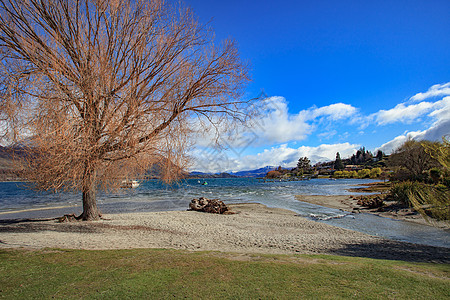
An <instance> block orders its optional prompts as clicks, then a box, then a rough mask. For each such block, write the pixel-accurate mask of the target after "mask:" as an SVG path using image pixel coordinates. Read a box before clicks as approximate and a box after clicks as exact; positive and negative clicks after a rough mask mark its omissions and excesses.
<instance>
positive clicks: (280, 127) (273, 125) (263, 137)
mask: <svg viewBox="0 0 450 300" xmlns="http://www.w3.org/2000/svg"><path fill="white" fill-rule="evenodd" d="M266 103H267V105H266V107H265V109H264V110H263V111H261V114H260V115H259V117H257V118H256V119H255V120H254V121H253V122H254V126H253V128H254V133H255V134H256V135H257V136H258V137H259V141H260V142H261V143H286V142H290V141H301V140H304V139H305V138H306V137H307V136H309V135H311V134H312V133H313V132H314V131H315V130H316V128H317V125H318V124H319V123H323V122H326V121H338V120H343V119H346V118H349V117H352V116H354V115H355V114H356V113H357V111H358V110H357V109H356V108H355V107H353V106H351V105H349V104H344V103H336V104H331V105H328V106H323V107H312V108H309V109H305V110H302V111H300V112H298V113H297V114H290V113H289V109H288V102H287V101H286V99H285V98H283V97H271V98H268V99H266ZM329 132H332V130H329Z"/></svg>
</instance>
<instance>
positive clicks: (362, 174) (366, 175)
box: [358, 169, 370, 178]
mask: <svg viewBox="0 0 450 300" xmlns="http://www.w3.org/2000/svg"><path fill="white" fill-rule="evenodd" d="M358 177H359V178H369V177H370V170H369V169H362V170H359V171H358Z"/></svg>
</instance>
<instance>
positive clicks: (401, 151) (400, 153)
mask: <svg viewBox="0 0 450 300" xmlns="http://www.w3.org/2000/svg"><path fill="white" fill-rule="evenodd" d="M436 145H437V146H438V145H439V143H437V142H430V141H423V142H417V141H415V140H408V141H406V142H405V143H403V144H402V145H401V146H400V147H399V148H398V149H396V150H395V151H394V152H393V153H392V154H391V156H390V157H389V165H390V166H392V167H400V168H402V169H403V170H405V171H406V172H407V175H408V176H409V177H411V179H419V178H420V177H421V176H422V175H423V173H424V171H426V170H429V169H431V168H433V167H438V166H439V163H438V161H437V160H436V159H435V158H433V157H432V156H431V155H430V154H429V153H427V151H426V149H427V148H431V147H435V146H436Z"/></svg>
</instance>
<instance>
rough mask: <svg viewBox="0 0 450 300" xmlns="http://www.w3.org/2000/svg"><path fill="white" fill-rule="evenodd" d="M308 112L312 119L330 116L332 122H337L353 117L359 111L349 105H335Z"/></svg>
mask: <svg viewBox="0 0 450 300" xmlns="http://www.w3.org/2000/svg"><path fill="white" fill-rule="evenodd" d="M307 112H308V115H309V116H310V119H315V118H318V117H322V116H328V117H329V119H330V120H333V121H337V120H342V119H346V118H349V117H351V116H353V115H354V114H356V113H357V112H358V110H357V109H356V108H355V107H353V106H351V105H349V104H345V103H335V104H331V105H328V106H323V107H319V108H313V109H309V110H307Z"/></svg>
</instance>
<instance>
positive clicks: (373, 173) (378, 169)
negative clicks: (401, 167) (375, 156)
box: [370, 168, 381, 178]
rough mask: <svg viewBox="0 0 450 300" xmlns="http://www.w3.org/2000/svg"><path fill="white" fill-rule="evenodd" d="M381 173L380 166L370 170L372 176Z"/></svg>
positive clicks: (374, 176)
mask: <svg viewBox="0 0 450 300" xmlns="http://www.w3.org/2000/svg"><path fill="white" fill-rule="evenodd" d="M380 175H381V169H380V168H373V169H372V170H370V178H377V177H378V176H380Z"/></svg>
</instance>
